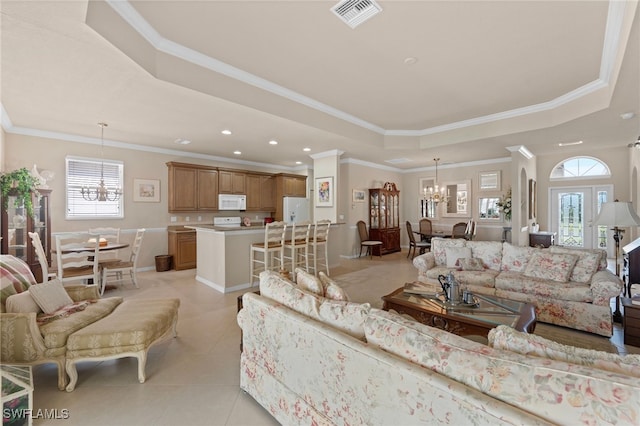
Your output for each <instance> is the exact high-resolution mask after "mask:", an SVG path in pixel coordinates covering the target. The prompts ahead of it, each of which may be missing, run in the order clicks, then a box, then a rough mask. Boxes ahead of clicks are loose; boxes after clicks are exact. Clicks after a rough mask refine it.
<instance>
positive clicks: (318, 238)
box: [309, 220, 331, 276]
mask: <svg viewBox="0 0 640 426" xmlns="http://www.w3.org/2000/svg"><path fill="white" fill-rule="evenodd" d="M330 226H331V221H330V220H319V221H317V222H316V223H315V224H314V226H313V236H312V237H310V238H309V247H310V250H309V255H310V256H311V258H312V259H313V262H311V261H310V262H309V267H310V269H309V272H310V271H311V270H313V274H314V275H315V276H318V264H319V265H320V266H321V267H324V269H325V270H326V272H325V273H326V274H327V275H329V248H328V246H329V227H330ZM311 265H313V266H311Z"/></svg>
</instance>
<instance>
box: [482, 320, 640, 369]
mask: <svg viewBox="0 0 640 426" xmlns="http://www.w3.org/2000/svg"><path fill="white" fill-rule="evenodd" d="M489 346H491V347H493V348H496V349H505V350H508V351H511V352H517V353H519V354H523V355H535V356H537V357H541V358H548V359H553V360H556V361H564V362H570V363H572V364H578V365H585V366H589V367H593V368H598V369H600V370H606V371H611V372H613V373H618V374H624V375H628V376H632V377H639V378H640V355H633V354H627V355H624V356H620V355H617V354H610V353H607V352H602V351H595V350H593V349H583V348H578V347H575V346H568V345H563V344H560V343H557V342H553V341H551V340H548V339H545V338H544V337H540V336H536V335H534V334H527V333H522V332H520V331H516V330H514V329H513V328H511V327H507V326H506V325H499V326H498V327H496V328H494V329H492V330H491V331H489Z"/></svg>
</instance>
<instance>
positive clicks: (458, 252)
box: [444, 247, 471, 268]
mask: <svg viewBox="0 0 640 426" xmlns="http://www.w3.org/2000/svg"><path fill="white" fill-rule="evenodd" d="M444 251H445V253H446V254H447V268H455V267H456V262H457V261H458V259H470V258H471V249H470V248H469V247H447V248H445V249H444Z"/></svg>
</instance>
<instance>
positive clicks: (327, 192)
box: [315, 176, 335, 207]
mask: <svg viewBox="0 0 640 426" xmlns="http://www.w3.org/2000/svg"><path fill="white" fill-rule="evenodd" d="M315 189H316V207H333V195H334V194H333V192H334V190H335V189H334V187H333V176H329V177H321V178H316V184H315Z"/></svg>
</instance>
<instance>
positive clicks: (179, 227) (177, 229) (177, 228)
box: [167, 225, 195, 234]
mask: <svg viewBox="0 0 640 426" xmlns="http://www.w3.org/2000/svg"><path fill="white" fill-rule="evenodd" d="M194 231H195V229H192V228H187V227H186V226H183V225H175V226H167V232H171V233H175V234H178V233H183V232H194Z"/></svg>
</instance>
